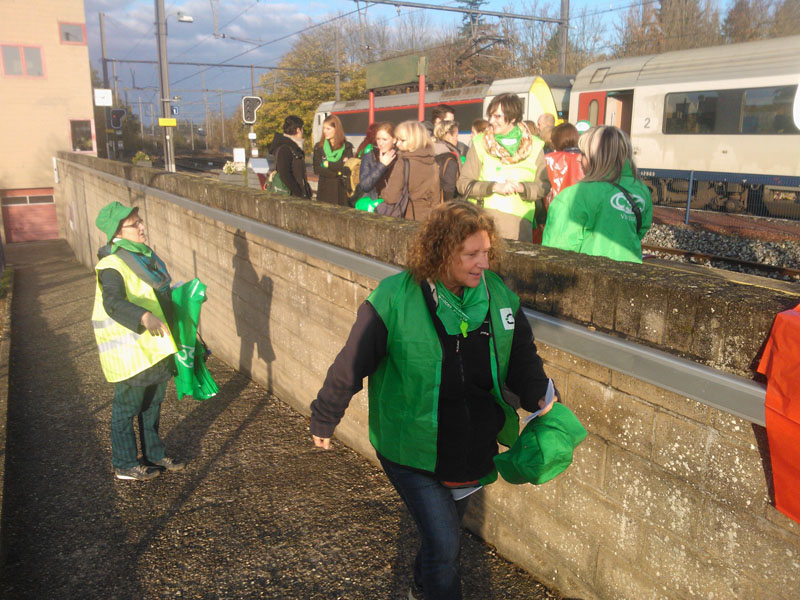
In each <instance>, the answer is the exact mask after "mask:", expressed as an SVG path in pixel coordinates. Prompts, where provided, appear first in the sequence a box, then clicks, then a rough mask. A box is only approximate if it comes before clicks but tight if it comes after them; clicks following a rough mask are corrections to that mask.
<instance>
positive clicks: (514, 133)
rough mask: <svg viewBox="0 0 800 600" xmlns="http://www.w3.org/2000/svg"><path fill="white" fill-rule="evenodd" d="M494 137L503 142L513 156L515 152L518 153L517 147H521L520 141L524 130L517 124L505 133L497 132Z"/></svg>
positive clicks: (500, 142)
mask: <svg viewBox="0 0 800 600" xmlns="http://www.w3.org/2000/svg"><path fill="white" fill-rule="evenodd" d="M494 139H495V140H497V142H498V143H499V144H502V145H503V148H505V149H506V150H508V153H509V154H510V155H511V156H514V154H516V153H517V148H519V143H520V142H521V141H522V130H521V129H520V128H519V125H515V126H514V128H513V129H512V130H511V131H509V132H508V133H506V134H504V135H499V134H497V133H495V134H494Z"/></svg>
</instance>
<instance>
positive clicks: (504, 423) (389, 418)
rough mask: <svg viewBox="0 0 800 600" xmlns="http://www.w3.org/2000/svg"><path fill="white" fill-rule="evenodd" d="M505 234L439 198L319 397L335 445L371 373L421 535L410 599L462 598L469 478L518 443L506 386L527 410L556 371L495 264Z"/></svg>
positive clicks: (375, 402)
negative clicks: (501, 448) (548, 366)
mask: <svg viewBox="0 0 800 600" xmlns="http://www.w3.org/2000/svg"><path fill="white" fill-rule="evenodd" d="M500 244H501V239H500V237H499V236H498V234H497V232H496V231H495V226H494V222H493V220H492V218H491V217H490V216H488V215H487V214H486V213H485V212H484V211H483V210H481V209H480V208H478V207H476V206H474V205H471V204H467V203H464V202H448V203H446V204H442V205H439V206H437V207H435V208H434V209H433V210H432V211H431V214H430V217H429V218H428V220H427V221H425V222H424V223H423V224H422V226H421V227H420V229H419V231H418V234H417V236H416V239H415V240H414V242H413V245H412V247H411V249H410V251H409V261H408V262H409V264H408V269H407V270H406V271H403V272H401V273H398V274H397V275H393V276H391V277H387V278H386V279H384V280H383V281H381V282H380V284H379V285H378V287H377V288H376V289H375V290H374V291H373V292H372V293H371V294H370V295H369V297H368V298H367V300H366V301H365V302H364V303H363V304H362V305H361V306H360V307H359V309H358V315H357V317H356V322H355V325H353V329H352V330H351V332H350V336H349V338H348V340H347V343H346V344H345V346H344V348H343V349H342V351H341V352H340V353H339V355H338V356H337V357H336V360H335V361H334V363H333V365H332V366H331V367H330V369H329V370H328V374H327V377H326V378H325V383H324V384H323V386H322V389H321V390H320V391H319V393H318V394H317V398H316V400H314V402H312V404H311V434H312V438H313V441H314V444H315V445H316V446H318V447H320V448H324V449H328V448H329V447H330V443H331V442H330V438H331V436H332V435H333V432H334V429H335V428H336V426H337V425H338V423H339V421H340V420H341V418H342V416H343V415H344V412H345V409H346V408H347V406H348V404H349V402H350V399H351V397H352V396H353V394H355V393H356V392H358V391H359V390H361V388H362V379H363V378H364V377H369V437H370V442H371V443H372V445H373V447H374V448H375V450H376V452H377V455H378V459H379V460H380V462H381V465H382V466H383V469H384V471H385V472H386V475H387V476H388V477H389V480H390V481H391V483H392V485H394V487H395V488H396V489H397V491H398V493H399V495H400V497H401V498H402V500H403V502H404V503H405V504H406V507H407V508H408V510H409V512H410V513H411V516H412V518H413V519H414V521H415V522H416V524H417V528H418V530H419V534H420V538H421V548H420V550H419V552H418V553H417V557H416V560H415V562H414V570H413V581H412V586H411V587H412V590H411V592H410V595H409V597H410V598H414V597H418V598H421V597H422V592H423V591H424V597H425V599H426V600H433V599H444V598H446V599H448V600H454V599H455V600H457V599H460V598H461V597H462V595H461V577H460V574H459V566H458V555H459V539H460V528H461V517H462V515H463V514H464V511H465V509H466V507H467V503H468V502H469V498H470V496H469V495H466V492H465V488H466V489H467V490H469V489H476V488H479V487H480V486H481V485H483V484H488V483H491V482H493V481H494V480H495V479H496V478H497V471H496V470H495V466H494V456H495V455H496V454H497V452H498V446H497V444H498V441H499V442H500V443H502V444H504V445H509V446H510V445H511V444H513V442H514V441H515V439H516V438H517V436H518V432H519V425H518V417H517V413H516V411H515V410H514V408H512V406H511V405H510V404H508V403H507V402H506V400H505V398H504V396H503V391H502V390H503V386H504V385H505V386H508V388H509V389H511V390H512V391H513V392H514V393H516V394H517V395H518V396H519V397H520V399H521V405H522V407H523V408H525V409H526V410H530V411H533V410H537V409H539V408H541V407H543V406H544V394H545V391H546V389H547V383H548V380H547V377H546V375H545V373H544V369H543V367H542V361H541V359H540V358H539V356H538V354H537V352H536V346H535V345H534V343H533V336H532V333H531V329H530V326H529V325H528V321H527V319H526V318H525V316H524V314H523V313H522V311H521V309H520V303H519V298H518V297H517V296H516V294H514V293H513V292H512V291H511V290H510V289H508V288H507V287H506V286H505V285H504V284H503V282H502V281H501V279H500V277H499V276H497V275H496V274H495V273H493V272H492V271H490V270H489V265H490V264H493V263H496V262H497V261H498V259H499V254H500ZM551 407H552V405H548V407H547V408H546V409H545V410H549V408H551Z"/></svg>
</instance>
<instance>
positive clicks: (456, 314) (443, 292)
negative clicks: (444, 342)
mask: <svg viewBox="0 0 800 600" xmlns="http://www.w3.org/2000/svg"><path fill="white" fill-rule="evenodd" d="M436 294H437V296H438V298H439V302H438V304H437V306H436V316H437V317H439V320H440V321H441V322H442V324H443V325H444V329H445V331H446V332H447V334H448V335H457V334H459V333H460V334H461V335H463V336H464V337H467V332H468V331H474V330H476V329H478V327H480V326H481V325H482V324H483V322H484V321H485V320H486V313H487V312H489V295H488V294H487V292H486V286H485V285H483V282H481V284H480V285H478V286H477V287H474V288H469V287H465V288H464V292H463V295H462V296H461V297H459V296H456V295H455V294H454V293H453V292H451V291H450V290H448V289H447V288H446V287H445V286H444V284H443V283H442V282H441V281H437V282H436Z"/></svg>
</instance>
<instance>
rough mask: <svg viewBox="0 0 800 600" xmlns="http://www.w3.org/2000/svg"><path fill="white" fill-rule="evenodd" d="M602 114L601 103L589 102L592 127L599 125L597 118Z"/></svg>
mask: <svg viewBox="0 0 800 600" xmlns="http://www.w3.org/2000/svg"><path fill="white" fill-rule="evenodd" d="M599 113H600V103H599V102H598V101H597V100H592V101H591V102H589V123H591V124H592V127H594V126H595V125H597V117H598V115H599Z"/></svg>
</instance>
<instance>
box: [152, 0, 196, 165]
mask: <svg viewBox="0 0 800 600" xmlns="http://www.w3.org/2000/svg"><path fill="white" fill-rule="evenodd" d="M155 5H156V6H155V8H156V41H157V42H158V78H159V81H160V84H161V85H160V93H161V116H162V117H163V118H164V119H169V118H172V114H171V110H170V102H171V98H170V95H169V71H168V67H167V18H166V17H165V16H164V0H155ZM178 22H180V23H193V22H194V19H193V18H192V17H190V16H189V15H185V14H183V13H180V12H179V13H178ZM161 129H162V131H163V132H164V168H165V169H166V170H167V171H169V172H170V173H174V172H175V147H174V140H173V139H172V131H171V128H170V127H162V128H161Z"/></svg>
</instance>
